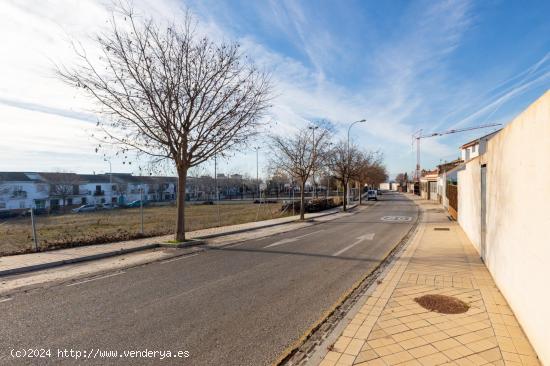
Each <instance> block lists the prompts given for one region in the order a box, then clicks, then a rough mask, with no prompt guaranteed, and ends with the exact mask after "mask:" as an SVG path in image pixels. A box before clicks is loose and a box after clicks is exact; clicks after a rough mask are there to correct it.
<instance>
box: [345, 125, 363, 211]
mask: <svg viewBox="0 0 550 366" xmlns="http://www.w3.org/2000/svg"><path fill="white" fill-rule="evenodd" d="M364 122H367V120H366V119H362V120H359V121H355V122H352V123H351V124H350V125H349V127H348V170H349V165H350V164H351V155H350V151H349V132H350V130H351V128H352V127H353V125H354V124H356V123H364ZM347 191H348V197H347V201H348V204H350V194H349V193H350V192H349V179H348V184H347Z"/></svg>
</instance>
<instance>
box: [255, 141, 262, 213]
mask: <svg viewBox="0 0 550 366" xmlns="http://www.w3.org/2000/svg"><path fill="white" fill-rule="evenodd" d="M254 150H256V189H257V192H258V199H259V200H260V203H261V202H262V199H261V196H260V169H259V163H258V151H259V150H260V147H259V146H256V147H254Z"/></svg>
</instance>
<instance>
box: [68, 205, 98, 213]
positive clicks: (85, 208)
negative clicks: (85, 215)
mask: <svg viewBox="0 0 550 366" xmlns="http://www.w3.org/2000/svg"><path fill="white" fill-rule="evenodd" d="M95 210H97V207H96V205H82V206H80V207H77V208H75V209H73V212H90V211H95Z"/></svg>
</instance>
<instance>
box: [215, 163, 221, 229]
mask: <svg viewBox="0 0 550 366" xmlns="http://www.w3.org/2000/svg"><path fill="white" fill-rule="evenodd" d="M214 182H215V186H216V208H217V211H218V226H221V219H220V192H219V190H218V154H216V153H214Z"/></svg>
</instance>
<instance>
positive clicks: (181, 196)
mask: <svg viewBox="0 0 550 366" xmlns="http://www.w3.org/2000/svg"><path fill="white" fill-rule="evenodd" d="M110 23H111V24H110V25H111V29H110V31H108V32H106V33H104V34H100V35H97V37H96V41H97V45H98V46H99V48H100V50H101V55H100V57H99V58H97V59H96V58H93V57H92V56H89V55H88V54H87V53H86V52H85V50H82V49H79V48H78V47H75V50H76V54H77V56H78V57H79V60H80V62H78V63H77V64H76V65H75V66H73V67H60V68H58V75H59V76H60V78H61V79H62V80H64V81H65V82H67V83H69V84H70V85H73V86H75V87H79V88H81V89H82V90H83V91H84V93H85V94H86V95H88V96H89V97H91V99H92V100H93V101H95V102H96V103H97V106H98V109H97V112H98V113H99V114H100V115H101V116H102V117H103V118H102V119H101V120H100V121H99V122H98V126H99V127H100V129H101V131H102V132H103V135H102V136H101V137H102V141H104V142H103V143H110V144H114V145H115V146H117V147H118V148H119V151H120V152H121V153H122V154H123V155H125V156H126V155H127V154H126V153H127V152H128V151H137V152H138V153H142V154H145V155H147V156H149V157H151V159H152V160H153V162H155V161H156V162H161V161H163V160H165V159H169V160H170V161H172V162H173V164H174V166H175V169H176V172H177V175H178V195H177V219H176V240H178V241H183V240H185V220H184V206H185V183H186V178H187V171H188V169H189V168H190V167H193V166H196V165H199V164H201V163H203V162H205V161H206V160H208V159H210V158H211V157H213V156H214V155H215V154H217V155H218V156H220V155H222V156H223V154H224V153H227V151H228V150H230V149H232V148H235V147H237V146H239V145H241V144H243V143H244V142H245V141H246V140H247V139H248V138H249V137H250V136H252V135H254V134H255V133H256V131H257V127H258V124H259V123H260V122H261V119H262V117H263V116H264V114H265V112H266V111H267V109H268V108H269V99H270V94H271V87H270V81H269V77H268V75H267V74H266V73H264V72H262V71H259V70H258V69H257V68H256V67H254V66H253V65H252V64H251V63H250V62H249V61H248V60H245V59H244V56H243V54H242V53H241V51H240V50H239V45H238V44H236V43H214V42H212V41H211V40H209V39H208V38H207V37H203V36H199V35H198V34H197V33H196V32H195V31H194V29H193V25H194V24H195V23H194V21H193V19H192V17H191V16H190V15H187V16H186V18H185V19H183V20H182V25H181V26H180V25H179V24H178V25H176V24H169V25H167V26H163V25H161V23H156V22H155V21H154V20H153V19H152V18H144V17H140V16H138V15H137V14H136V13H135V12H134V11H133V10H132V9H128V8H125V9H118V10H117V13H113V16H112V19H111V22H110ZM101 145H102V143H100V144H99V146H98V148H101V147H102V146H101Z"/></svg>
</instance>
